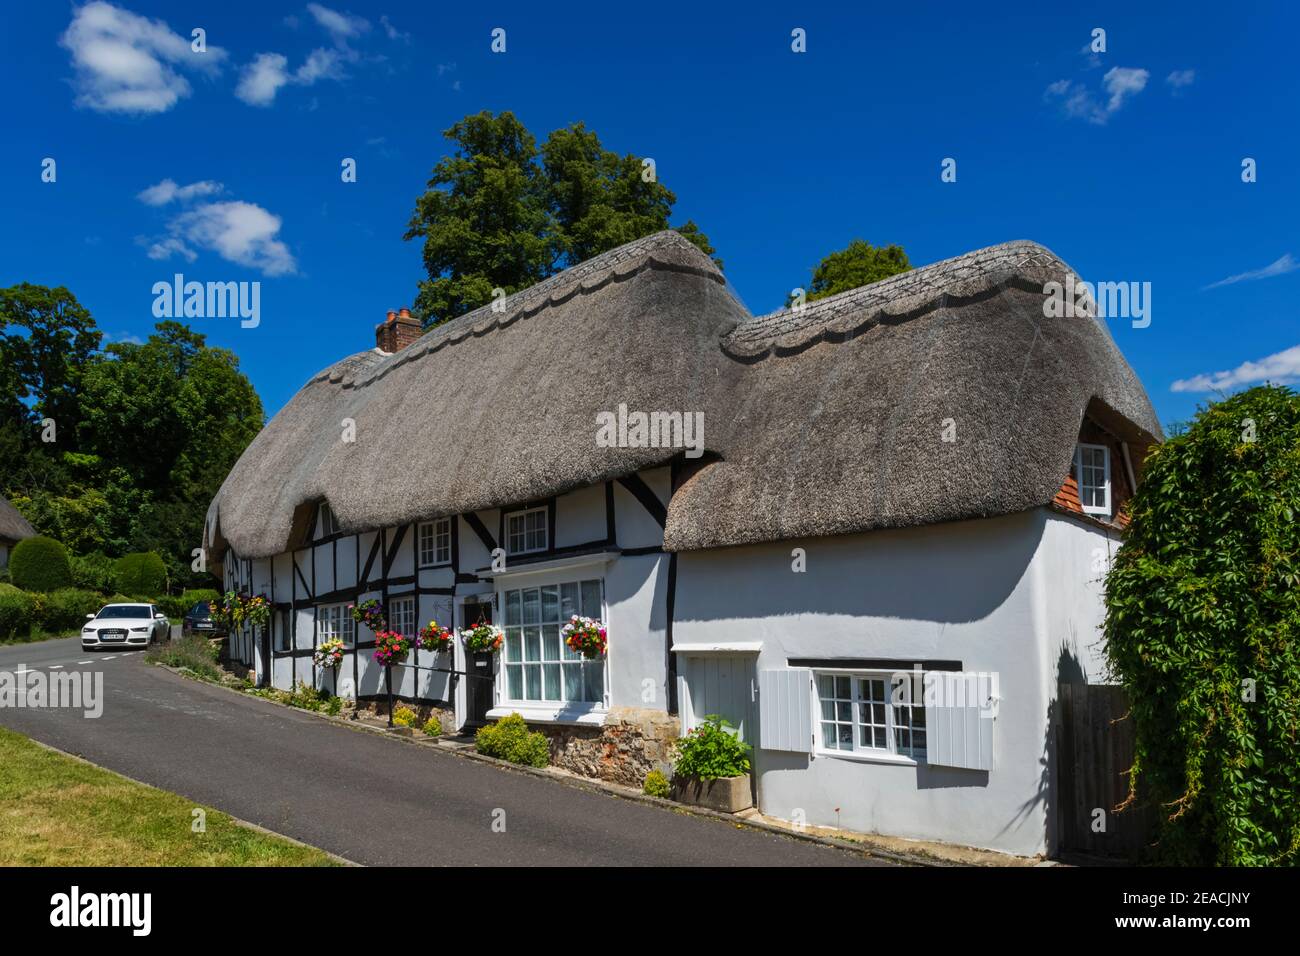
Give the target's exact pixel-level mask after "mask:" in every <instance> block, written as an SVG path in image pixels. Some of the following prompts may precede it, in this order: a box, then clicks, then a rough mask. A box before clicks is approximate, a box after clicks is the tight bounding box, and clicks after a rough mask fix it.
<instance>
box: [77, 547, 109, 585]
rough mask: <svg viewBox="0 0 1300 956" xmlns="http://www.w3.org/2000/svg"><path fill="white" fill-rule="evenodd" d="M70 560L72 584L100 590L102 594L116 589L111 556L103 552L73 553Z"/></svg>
mask: <svg viewBox="0 0 1300 956" xmlns="http://www.w3.org/2000/svg"><path fill="white" fill-rule="evenodd" d="M70 560H71V562H72V586H73V587H78V588H84V589H86V590H88V591H100V592H102V593H104V594H107V593H109V592H110V591H113V590H115V589H116V587H117V584H116V577H115V570H114V565H115V564H116V562H115V561H114V559H113V558H110V557H109V556H108V555H106V554H104V553H103V552H100V551H96V552H94V553H93V554H74V555H72V557H71V559H70Z"/></svg>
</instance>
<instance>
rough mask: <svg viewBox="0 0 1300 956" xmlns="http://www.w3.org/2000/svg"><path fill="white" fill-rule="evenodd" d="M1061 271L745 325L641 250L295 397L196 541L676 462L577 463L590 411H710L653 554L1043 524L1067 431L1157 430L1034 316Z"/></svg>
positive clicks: (815, 308)
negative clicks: (699, 451) (324, 513)
mask: <svg viewBox="0 0 1300 956" xmlns="http://www.w3.org/2000/svg"><path fill="white" fill-rule="evenodd" d="M1069 271H1070V270H1069V268H1068V266H1066V265H1065V264H1064V263H1063V262H1061V260H1059V259H1058V258H1057V257H1056V256H1054V255H1053V254H1052V253H1051V252H1049V251H1048V250H1047V249H1045V248H1043V247H1042V246H1038V245H1035V244H1033V243H1028V242H1013V243H1006V244H1004V245H1000V246H994V247H991V248H989V249H984V250H980V251H978V252H974V253H970V254H968V255H965V256H960V257H958V258H956V259H949V260H946V261H944V262H939V263H935V264H934V265H930V266H926V267H924V268H921V269H916V270H913V271H911V272H907V273H904V274H902V275H899V276H894V277H892V278H890V279H886V280H884V281H883V282H878V283H875V284H873V285H870V286H865V287H863V288H861V289H856V290H853V291H851V292H846V293H843V294H840V295H837V296H833V297H831V298H828V299H824V300H821V301H818V302H815V303H813V304H811V305H809V306H807V307H806V308H805V309H804V310H803V311H802V312H801V313H798V314H796V313H793V312H791V311H789V310H782V311H780V312H775V313H772V314H771V315H766V316H762V317H758V318H755V317H752V316H751V315H750V314H749V313H748V312H747V311H746V310H745V308H744V307H743V306H742V305H741V304H740V303H739V302H738V301H737V300H736V298H735V297H734V296H733V295H732V294H731V292H730V291H729V290H728V288H727V286H726V283H725V280H724V279H723V278H722V276H721V274H720V273H719V272H718V270H717V268H716V266H715V265H714V263H713V262H712V261H711V260H710V259H709V258H708V257H707V256H705V255H704V254H703V253H701V252H700V251H699V250H698V249H696V248H695V247H694V246H693V245H691V244H690V243H689V242H687V241H686V240H685V239H683V238H682V237H681V236H680V235H678V234H677V233H675V232H662V233H657V234H656V235H653V236H648V237H646V238H644V239H640V240H638V241H636V242H633V243H630V244H628V245H626V246H622V247H620V248H618V249H615V250H612V251H611V252H608V253H605V254H603V255H601V256H598V257H596V258H594V259H592V260H590V261H588V262H585V263H582V264H581V265H578V266H575V267H574V268H572V269H569V270H566V271H565V272H562V273H560V274H558V275H556V276H553V277H552V278H550V279H548V280H546V281H545V282H542V283H540V284H538V285H536V286H534V287H532V288H530V289H526V290H524V291H522V292H519V293H516V294H515V295H513V296H510V297H509V298H507V299H506V300H505V301H504V308H501V306H498V308H497V310H494V309H493V308H492V307H490V306H489V307H484V308H482V309H479V310H477V311H475V312H471V313H469V314H468V315H465V316H462V317H460V318H459V319H456V320H454V321H452V322H449V323H447V324H445V325H443V326H440V327H438V328H436V329H434V330H432V331H430V332H429V333H427V334H425V335H424V336H423V337H421V338H420V339H419V340H417V341H416V342H415V344H413V345H410V346H408V347H407V348H405V349H403V350H402V351H400V352H398V353H396V354H394V355H389V354H387V353H384V352H380V351H378V350H373V349H372V350H370V351H366V352H360V353H357V354H355V355H351V356H349V357H347V358H345V359H343V360H342V361H340V362H338V363H337V364H335V365H333V366H331V367H330V368H328V369H326V370H324V371H323V372H321V373H320V374H318V375H316V376H315V377H313V378H312V379H311V380H310V381H309V382H308V383H307V384H306V385H305V386H303V388H302V390H301V391H299V393H298V394H297V395H296V396H295V397H294V398H293V399H292V400H291V401H290V402H289V404H288V405H286V406H285V407H284V409H282V410H281V411H280V413H279V414H277V415H276V416H275V417H274V418H273V419H272V420H271V422H270V423H269V424H268V425H267V426H266V428H265V429H263V431H262V432H261V434H259V435H258V437H257V438H256V439H255V440H254V441H253V443H252V444H251V445H250V446H249V448H248V450H247V451H245V453H244V455H243V457H242V458H241V459H240V460H239V462H238V463H236V465H235V467H234V468H233V469H232V470H231V473H230V475H229V476H228V477H227V479H226V481H225V483H224V484H223V485H222V487H221V490H220V491H219V492H218V495H217V497H216V499H215V500H214V501H213V503H212V506H211V508H210V510H209V514H208V530H207V534H208V541H209V545H210V546H211V547H213V548H215V550H216V552H217V555H218V556H219V555H220V553H221V551H222V550H223V549H224V547H225V545H226V544H229V545H231V546H233V547H234V549H235V551H236V553H237V554H239V555H240V556H241V557H265V556H267V555H271V554H275V553H278V552H281V551H284V550H286V549H287V548H288V547H289V545H290V542H291V541H294V539H295V538H296V537H297V536H299V535H300V534H301V533H302V530H303V525H304V522H305V520H306V519H305V516H306V514H307V513H308V512H309V509H310V507H311V505H312V504H313V503H314V502H316V501H319V500H322V499H324V500H327V501H328V502H329V504H330V506H331V509H332V510H333V511H334V514H335V515H336V517H337V518H338V520H339V523H340V525H341V527H342V528H343V529H344V530H352V531H355V530H362V529H370V528H378V527H389V526H394V525H398V524H404V523H406V522H409V521H412V520H415V519H420V518H429V517H436V516H440V515H446V514H454V513H458V512H464V511H470V510H477V509H483V508H489V507H497V506H501V505H509V504H518V503H523V502H527V501H533V500H538V499H541V498H546V497H549V496H551V495H555V494H561V493H563V492H565V491H569V490H572V489H574V488H577V487H580V486H583V485H588V484H592V483H594V482H600V481H605V480H609V479H611V478H615V477H619V476H623V475H627V474H629V473H632V472H634V471H637V470H639V469H641V468H646V467H651V466H655V465H660V464H664V463H666V462H668V461H670V460H671V459H672V458H673V457H674V456H676V455H678V454H680V451H675V450H673V449H664V448H601V447H597V445H596V441H595V435H596V428H597V424H596V423H597V420H596V415H597V413H599V412H609V411H613V410H615V409H616V408H617V407H618V406H619V404H620V403H625V404H626V405H627V407H628V408H629V409H633V410H642V411H656V410H662V411H682V412H691V411H700V412H703V413H704V441H705V445H706V447H707V450H708V455H707V456H706V462H707V463H705V464H704V465H703V466H702V467H700V468H699V469H698V471H696V472H695V473H694V474H693V475H692V476H691V477H690V478H689V479H688V480H686V481H685V482H684V483H683V484H682V486H681V487H680V488H679V489H678V490H677V492H676V493H675V494H674V495H673V498H672V501H671V502H670V504H669V508H668V523H667V529H666V536H665V545H666V547H668V548H669V549H672V550H686V549H693V548H704V547H715V546H723V545H731V544H741V543H746V542H758V541H770V540H778V539H785V538H802V537H809V536H815V535H823V534H840V533H847V532H853V531H865V530H869V529H873V528H883V527H902V526H907V525H919V524H928V523H933V522H938V521H947V520H956V519H961V518H971V517H981V516H990V515H997V514H1006V513H1010V512H1014V511H1021V510H1025V509H1028V508H1032V507H1036V506H1039V505H1044V504H1046V503H1048V502H1049V501H1051V500H1052V496H1053V495H1054V494H1055V493H1056V491H1057V489H1058V488H1059V487H1060V484H1061V479H1062V477H1063V476H1064V475H1065V473H1066V471H1067V470H1068V468H1069V463H1070V460H1071V457H1072V455H1073V449H1074V443H1075V441H1076V438H1077V435H1078V432H1079V426H1080V423H1081V421H1082V419H1083V416H1084V413H1085V410H1087V411H1088V412H1089V414H1091V415H1093V416H1094V417H1099V418H1101V419H1102V420H1103V421H1105V422H1107V423H1108V425H1109V426H1113V427H1114V428H1116V429H1118V430H1119V433H1121V434H1123V435H1124V437H1125V438H1126V439H1127V440H1130V441H1132V442H1134V443H1135V444H1136V445H1138V446H1139V447H1142V446H1145V445H1146V444H1149V443H1150V442H1153V441H1155V440H1157V439H1158V437H1159V435H1160V427H1159V424H1158V423H1157V421H1156V417H1155V413H1154V412H1153V410H1152V408H1151V404H1150V402H1149V401H1148V399H1147V396H1146V394H1145V392H1144V391H1143V389H1142V386H1141V384H1140V383H1139V382H1138V380H1137V378H1136V376H1135V375H1134V374H1133V371H1132V370H1131V369H1130V368H1129V367H1128V365H1127V363H1125V361H1124V359H1123V357H1122V356H1121V355H1120V353H1119V351H1118V349H1117V348H1116V347H1115V344H1114V342H1113V341H1112V340H1111V338H1110V335H1109V333H1108V332H1107V330H1106V328H1105V327H1104V325H1103V324H1102V323H1100V322H1099V321H1097V320H1095V319H1092V318H1088V317H1082V318H1074V319H1047V318H1044V315H1043V305H1042V303H1043V298H1044V294H1043V284H1044V282H1046V281H1049V280H1056V281H1061V280H1063V279H1064V277H1065V275H1066V273H1067V272H1069ZM346 419H350V420H351V421H353V422H355V441H352V442H347V441H344V440H342V439H343V427H344V426H343V422H344V420H346ZM946 419H952V426H955V435H956V441H952V442H946V441H943V440H942V436H943V432H944V429H945V424H946V422H945V420H946ZM951 431H952V429H951V428H949V432H950V434H951ZM294 543H296V541H294Z"/></svg>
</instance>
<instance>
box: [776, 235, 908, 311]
mask: <svg viewBox="0 0 1300 956" xmlns="http://www.w3.org/2000/svg"><path fill="white" fill-rule="evenodd" d="M911 268H912V264H911V263H910V262H908V261H907V253H906V252H904V251H903V247H902V246H894V245H890V246H882V247H876V246H873V245H871V243H869V242H863V241H862V240H861V239H854V240H853V241H852V242H850V243H849V244H848V245H847V246H846V247H844V248H843V249H840V250H838V251H836V252H832V253H830V254H829V255H828V256H826V258H824V259H822V261H821V262H820V263H818V265H817V267H816V268H815V269H813V278H812V283H811V284H810V285H809V286H808V289H807V294H806V296H805V298H804V301H806V302H813V301H815V300H817V299H824V298H826V297H827V296H830V295H835V294H836V293H837V292H847V291H848V290H849V289H857V288H859V287H861V286H864V285H870V284H871V283H873V282H879V281H880V280H881V279H888V278H889V277H890V276H892V275H898V273H900V272H907V271H908V270H909V269H911ZM792 301H793V297H791V298H787V299H786V305H789V304H790V303H791V302H792Z"/></svg>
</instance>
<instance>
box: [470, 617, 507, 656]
mask: <svg viewBox="0 0 1300 956" xmlns="http://www.w3.org/2000/svg"><path fill="white" fill-rule="evenodd" d="M460 640H461V643H462V644H464V645H465V650H467V651H469V652H470V653H472V654H478V653H487V654H491V653H492V652H493V651H495V650H497V649H498V648H499V647H500V646H501V642H502V641H504V640H505V632H504V631H502V630H501V628H499V627H497V626H495V625H493V624H488V623H487V622H486V621H479V622H478V623H477V624H475V625H474V626H473V627H463V628H461V629H460Z"/></svg>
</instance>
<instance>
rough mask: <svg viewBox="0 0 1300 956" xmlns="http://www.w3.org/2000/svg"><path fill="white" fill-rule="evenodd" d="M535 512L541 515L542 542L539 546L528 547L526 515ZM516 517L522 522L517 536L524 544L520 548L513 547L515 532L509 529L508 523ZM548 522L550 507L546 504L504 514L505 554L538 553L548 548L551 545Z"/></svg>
mask: <svg viewBox="0 0 1300 956" xmlns="http://www.w3.org/2000/svg"><path fill="white" fill-rule="evenodd" d="M535 514H540V515H541V516H542V528H541V533H542V544H541V546H540V547H536V548H530V547H528V546H527V545H528V516H529V515H535ZM516 519H518V520H519V521H520V522H522V524H523V527H522V530H521V531H520V533H519V537H520V538H521V539H522V540H523V544H524V547H522V548H515V547H514V538H515V533H514V531H513V530H511V527H510V525H511V523H512V522H513V521H515V520H516ZM550 523H551V519H550V508H549V507H547V506H546V505H542V506H541V507H538V508H525V509H524V510H523V511H511V512H508V513H507V514H506V521H505V532H506V533H505V538H506V540H505V545H506V554H509V555H520V554H538V553H540V552H542V551H547V550H549V549H550V546H551V529H550Z"/></svg>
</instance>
